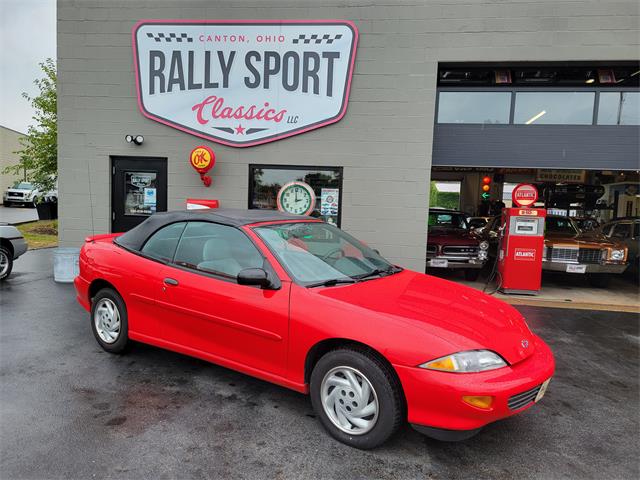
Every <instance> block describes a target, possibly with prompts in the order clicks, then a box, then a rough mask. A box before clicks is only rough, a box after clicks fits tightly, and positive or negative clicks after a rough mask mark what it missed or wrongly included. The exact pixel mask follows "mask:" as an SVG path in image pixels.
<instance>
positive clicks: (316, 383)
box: [310, 346, 405, 450]
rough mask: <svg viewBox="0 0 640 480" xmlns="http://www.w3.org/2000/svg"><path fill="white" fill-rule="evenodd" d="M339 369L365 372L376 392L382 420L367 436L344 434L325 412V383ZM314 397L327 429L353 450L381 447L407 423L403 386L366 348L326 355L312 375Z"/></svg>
mask: <svg viewBox="0 0 640 480" xmlns="http://www.w3.org/2000/svg"><path fill="white" fill-rule="evenodd" d="M336 367H350V368H352V369H355V370H357V371H359V372H361V373H362V374H363V375H364V376H365V377H366V378H367V379H368V380H369V383H370V384H371V385H372V387H373V389H374V390H375V392H376V395H377V400H378V417H377V420H376V422H375V424H374V426H373V428H372V429H371V430H369V431H368V432H366V433H363V434H361V435H353V434H349V433H346V432H344V431H342V430H340V429H339V428H338V427H336V426H335V425H334V424H333V422H332V420H331V419H330V418H329V417H328V415H327V413H326V412H325V410H324V407H323V405H322V400H321V395H322V392H321V387H322V381H323V379H324V377H325V375H326V374H327V373H328V372H329V371H331V370H332V369H334V368H336ZM334 388H338V387H334ZM343 393H344V392H343ZM310 395H311V403H312V405H313V409H314V410H315V412H316V414H317V415H318V418H320V421H321V422H322V425H323V426H324V428H325V429H326V430H327V431H328V432H329V434H330V435H331V436H332V437H333V438H335V439H336V440H338V441H340V442H342V443H344V444H346V445H349V446H350V447H355V448H360V449H365V450H366V449H370V448H375V447H377V446H379V445H381V444H382V443H384V442H385V441H386V440H387V439H389V438H390V437H391V436H392V435H393V434H394V433H395V432H396V431H397V430H398V429H399V428H400V426H401V425H402V423H403V422H404V419H405V407H404V405H405V402H404V396H403V393H402V386H401V385H400V382H399V380H398V378H397V377H396V375H395V372H393V370H392V369H391V367H390V366H389V365H388V364H386V363H385V362H383V361H382V360H381V359H380V358H378V357H377V356H376V355H374V354H372V353H371V352H369V351H367V350H366V349H365V348H360V347H357V346H353V347H351V346H345V347H342V348H340V349H337V350H332V351H330V352H328V353H326V354H325V355H324V356H323V357H322V358H321V359H320V360H319V361H318V363H317V364H316V365H315V367H314V369H313V372H312V374H311V386H310Z"/></svg>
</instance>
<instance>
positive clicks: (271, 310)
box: [156, 222, 291, 376]
mask: <svg viewBox="0 0 640 480" xmlns="http://www.w3.org/2000/svg"><path fill="white" fill-rule="evenodd" d="M264 266H267V268H268V265H266V264H265V260H264V258H263V256H262V254H261V253H260V252H259V250H258V249H257V248H256V246H255V245H254V244H253V243H252V242H251V240H249V238H248V237H247V236H246V235H245V234H244V233H242V232H241V231H240V230H238V229H236V228H233V227H230V226H226V225H219V224H214V223H209V222H189V223H188V225H187V228H186V229H185V231H184V234H183V235H182V238H181V239H180V243H179V245H178V249H177V251H176V255H175V259H174V264H169V265H167V266H165V267H163V269H162V270H161V272H160V278H161V281H162V282H163V284H162V287H161V288H160V291H159V292H158V295H157V297H156V302H157V305H158V306H159V307H160V308H162V309H164V310H165V311H166V314H165V315H164V316H163V319H162V329H161V331H162V337H163V339H164V340H166V341H167V342H171V343H173V344H177V345H179V346H181V347H182V348H184V349H187V350H192V351H194V352H193V353H196V354H197V352H204V353H207V354H210V355H212V356H214V357H217V358H219V359H221V360H226V361H227V362H232V363H236V364H239V365H242V366H245V367H250V368H252V369H258V370H260V371H263V372H268V373H271V374H274V375H279V376H284V374H285V367H286V355H287V340H288V338H287V335H288V326H289V289H290V285H291V284H290V282H282V285H281V286H280V288H279V289H277V290H269V289H261V288H258V287H255V286H247V285H238V283H237V282H236V281H235V276H236V275H237V274H238V272H239V271H240V270H242V269H244V268H262V267H264Z"/></svg>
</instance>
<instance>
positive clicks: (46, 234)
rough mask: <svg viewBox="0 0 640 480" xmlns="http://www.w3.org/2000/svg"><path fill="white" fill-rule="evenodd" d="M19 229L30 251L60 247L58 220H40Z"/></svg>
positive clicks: (24, 224)
mask: <svg viewBox="0 0 640 480" xmlns="http://www.w3.org/2000/svg"><path fill="white" fill-rule="evenodd" d="M17 227H18V230H20V232H21V233H22V235H23V236H24V239H25V240H26V241H27V245H29V249H30V250H36V249H38V248H48V247H57V246H58V220H38V221H37V222H29V223H23V224H22V225H18V226H17Z"/></svg>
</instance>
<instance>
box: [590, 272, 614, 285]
mask: <svg viewBox="0 0 640 480" xmlns="http://www.w3.org/2000/svg"><path fill="white" fill-rule="evenodd" d="M588 280H589V283H590V284H591V285H592V286H594V287H596V288H607V287H608V286H609V281H610V280H611V277H610V276H609V275H608V274H606V273H595V274H592V275H589V278H588Z"/></svg>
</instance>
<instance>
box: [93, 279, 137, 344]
mask: <svg viewBox="0 0 640 480" xmlns="http://www.w3.org/2000/svg"><path fill="white" fill-rule="evenodd" d="M91 329H92V330H93V335H94V336H95V337H96V340H97V341H98V343H99V344H100V346H101V347H102V348H103V349H105V350H106V351H107V352H110V353H121V352H123V351H124V350H125V349H126V348H127V345H128V343H129V338H128V322H127V308H126V306H125V304H124V300H122V297H121V296H120V295H119V294H118V292H116V291H115V290H113V289H111V288H103V289H102V290H100V291H99V292H98V293H97V294H96V296H95V297H93V301H92V303H91Z"/></svg>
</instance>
